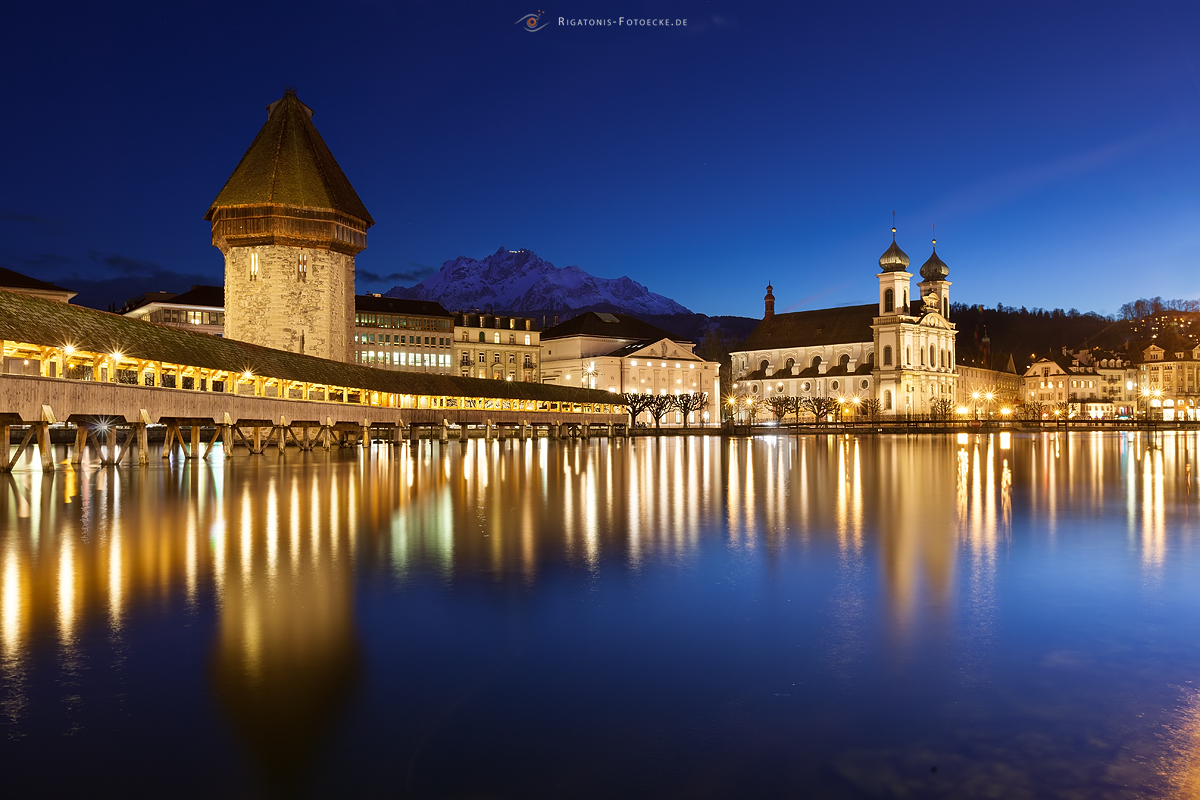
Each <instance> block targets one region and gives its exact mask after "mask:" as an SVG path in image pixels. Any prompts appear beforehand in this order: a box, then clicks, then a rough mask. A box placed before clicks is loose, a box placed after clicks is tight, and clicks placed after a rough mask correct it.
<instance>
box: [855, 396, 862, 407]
mask: <svg viewBox="0 0 1200 800" xmlns="http://www.w3.org/2000/svg"><path fill="white" fill-rule="evenodd" d="M861 402H862V398H861V397H856V398H854V405H858V404H859V403H861Z"/></svg>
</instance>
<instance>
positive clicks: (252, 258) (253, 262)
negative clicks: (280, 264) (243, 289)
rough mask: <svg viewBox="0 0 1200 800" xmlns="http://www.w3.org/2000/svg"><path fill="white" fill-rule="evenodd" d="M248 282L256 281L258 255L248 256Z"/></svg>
mask: <svg viewBox="0 0 1200 800" xmlns="http://www.w3.org/2000/svg"><path fill="white" fill-rule="evenodd" d="M250 280H252V281H256V280H258V253H251V254H250Z"/></svg>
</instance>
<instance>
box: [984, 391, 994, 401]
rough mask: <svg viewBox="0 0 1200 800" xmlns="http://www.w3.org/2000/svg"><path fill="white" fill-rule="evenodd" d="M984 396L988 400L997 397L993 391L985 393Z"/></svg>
mask: <svg viewBox="0 0 1200 800" xmlns="http://www.w3.org/2000/svg"><path fill="white" fill-rule="evenodd" d="M984 397H985V398H987V399H988V400H991V399H992V398H993V397H995V395H993V394H992V393H991V392H988V393H987V394H985V395H984Z"/></svg>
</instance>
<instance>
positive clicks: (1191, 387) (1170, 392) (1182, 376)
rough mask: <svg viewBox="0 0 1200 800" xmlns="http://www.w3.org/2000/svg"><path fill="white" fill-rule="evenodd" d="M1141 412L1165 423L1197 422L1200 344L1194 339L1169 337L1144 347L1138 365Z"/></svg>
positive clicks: (1173, 335) (1199, 385)
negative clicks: (1165, 421)
mask: <svg viewBox="0 0 1200 800" xmlns="http://www.w3.org/2000/svg"><path fill="white" fill-rule="evenodd" d="M1137 374H1138V393H1139V399H1140V401H1141V408H1140V411H1141V412H1142V413H1148V414H1149V415H1150V416H1152V417H1158V418H1161V419H1164V420H1175V419H1186V420H1194V419H1197V418H1198V417H1197V405H1200V345H1198V344H1196V342H1195V340H1194V339H1192V338H1191V337H1184V336H1182V335H1179V334H1174V333H1172V334H1165V335H1162V336H1159V337H1157V338H1155V339H1154V340H1153V341H1152V342H1151V343H1149V344H1148V345H1145V346H1144V347H1141V349H1140V353H1139V357H1138V363H1137Z"/></svg>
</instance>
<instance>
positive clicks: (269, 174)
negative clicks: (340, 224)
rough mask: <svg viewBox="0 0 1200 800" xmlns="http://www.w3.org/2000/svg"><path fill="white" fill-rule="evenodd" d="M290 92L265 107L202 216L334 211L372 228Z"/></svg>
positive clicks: (306, 109)
mask: <svg viewBox="0 0 1200 800" xmlns="http://www.w3.org/2000/svg"><path fill="white" fill-rule="evenodd" d="M312 113H313V112H312V109H311V108H309V107H308V106H306V105H304V103H301V102H300V99H299V98H298V97H296V92H295V90H294V89H288V90H287V91H285V92H284V95H283V97H282V98H280V99H279V100H276V101H275V102H274V103H271V105H269V106H267V122H266V124H265V125H263V126H262V129H261V130H260V131H259V132H258V136H255V137H254V141H253V142H252V143H251V144H250V149H249V150H247V151H246V154H245V155H244V156H242V160H241V161H240V162H239V163H238V165H237V169H235V170H234V171H233V174H232V175H230V176H229V180H227V181H225V186H224V187H223V188H222V189H221V191H220V193H219V194H218V195H217V199H215V200H213V202H212V205H210V206H209V208H208V213H207V214H205V215H204V218H205V219H207V220H212V219H213V216H214V214H215V212H216V210H217V209H218V208H222V207H228V206H261V205H286V206H299V207H302V208H312V209H322V210H329V211H336V212H340V213H342V214H345V215H347V216H350V217H354V218H356V219H358V220H361V221H362V222H364V223H365V225H364V227H370V226H371V225H374V224H375V220H374V219H372V218H371V215H370V213H369V212H368V211H367V207H366V206H364V205H363V202H362V200H360V199H359V197H358V193H357V192H355V191H354V187H353V186H351V185H350V181H349V180H348V179H347V178H346V174H345V173H344V172H342V168H341V167H339V166H338V163H337V161H336V160H335V159H334V157H333V153H331V152H329V148H328V147H327V146H326V144H325V140H324V139H322V138H321V134H319V133H317V129H316V127H314V126H313V123H312Z"/></svg>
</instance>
